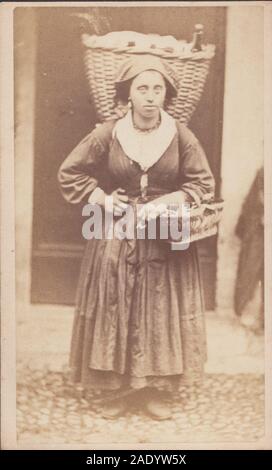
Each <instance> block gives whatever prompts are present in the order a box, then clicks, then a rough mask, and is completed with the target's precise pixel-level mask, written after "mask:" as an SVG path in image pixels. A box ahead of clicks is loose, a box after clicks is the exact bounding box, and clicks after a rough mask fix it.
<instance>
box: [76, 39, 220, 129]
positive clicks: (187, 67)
mask: <svg viewBox="0 0 272 470" xmlns="http://www.w3.org/2000/svg"><path fill="white" fill-rule="evenodd" d="M107 36H109V35H107ZM139 37H143V38H145V39H146V44H144V45H143V44H142V43H141V44H139ZM104 38H106V36H90V35H87V34H83V35H82V42H83V45H84V47H85V67H86V74H87V79H88V83H89V87H90V92H91V95H92V97H93V100H94V104H95V107H96V111H97V114H98V118H99V120H101V121H105V120H108V119H112V118H113V117H115V111H114V109H115V103H114V96H115V87H114V80H115V77H116V74H117V71H118V69H119V67H120V65H121V64H122V62H123V61H124V60H126V59H127V58H128V57H130V56H132V55H134V54H144V53H145V54H146V53H148V54H153V55H156V56H159V57H160V58H161V59H162V60H165V61H167V62H168V63H169V64H170V65H172V66H173V67H175V69H176V72H177V76H178V81H179V84H180V86H179V90H178V96H177V97H176V98H174V99H173V100H171V103H169V105H168V106H167V108H166V111H167V112H168V113H169V114H170V115H171V116H173V117H174V118H175V119H178V120H179V121H180V122H183V123H185V124H187V123H188V122H189V120H190V118H191V116H192V114H193V112H194V110H195V108H196V106H197V103H198V102H199V99H200V97H201V94H202V91H203V88H204V84H205V81H206V77H207V74H208V71H209V65H210V61H211V59H212V57H213V56H214V52H215V46H213V45H207V46H202V50H200V51H196V52H193V51H192V44H191V43H187V42H185V41H177V40H175V39H174V38H172V37H170V38H171V39H172V41H170V42H169V37H166V39H168V43H169V44H170V46H171V47H167V46H164V45H163V42H162V40H163V39H164V37H161V36H158V35H140V34H139V33H133V32H119V33H117V32H116V33H111V41H103V39H104ZM133 38H134V39H135V40H133ZM128 39H129V40H128ZM110 42H111V43H112V46H111V44H110ZM164 44H167V41H164Z"/></svg>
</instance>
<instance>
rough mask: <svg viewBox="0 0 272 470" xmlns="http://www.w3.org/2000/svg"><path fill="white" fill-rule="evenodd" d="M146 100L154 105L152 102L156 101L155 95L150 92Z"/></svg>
mask: <svg viewBox="0 0 272 470" xmlns="http://www.w3.org/2000/svg"><path fill="white" fill-rule="evenodd" d="M146 99H147V101H148V102H150V103H152V101H154V94H153V93H152V91H149V92H148V93H147V96H146Z"/></svg>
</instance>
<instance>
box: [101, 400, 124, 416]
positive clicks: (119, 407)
mask: <svg viewBox="0 0 272 470" xmlns="http://www.w3.org/2000/svg"><path fill="white" fill-rule="evenodd" d="M126 411H127V404H126V402H125V401H124V400H122V399H116V400H111V401H109V402H108V403H107V404H106V405H104V406H103V409H102V416H103V418H106V419H115V418H118V417H120V416H122V415H124V414H125V412H126Z"/></svg>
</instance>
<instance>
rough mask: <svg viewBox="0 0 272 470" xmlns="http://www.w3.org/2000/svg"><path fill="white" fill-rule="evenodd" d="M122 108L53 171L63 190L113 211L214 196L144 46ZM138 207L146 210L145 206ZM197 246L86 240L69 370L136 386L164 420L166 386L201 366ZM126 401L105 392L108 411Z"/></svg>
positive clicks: (131, 66)
mask: <svg viewBox="0 0 272 470" xmlns="http://www.w3.org/2000/svg"><path fill="white" fill-rule="evenodd" d="M115 85H116V92H117V99H118V100H122V101H124V100H126V101H127V103H128V106H129V111H128V112H127V114H126V115H125V116H124V117H122V118H120V119H115V120H112V121H108V122H105V123H104V124H102V125H100V126H99V127H97V128H96V129H94V130H93V131H92V132H91V133H90V134H89V135H87V136H86V137H85V138H84V139H83V140H82V141H81V142H80V144H79V145H78V146H77V147H76V148H75V149H74V150H73V151H72V153H71V154H70V155H69V156H68V157H67V159H66V160H65V161H64V163H63V164H62V166H61V168H60V170H59V174H58V177H59V182H60V185H61V189H62V193H63V196H64V197H65V199H66V200H67V201H69V202H71V203H79V202H85V201H86V203H87V202H91V203H96V204H99V205H100V206H101V207H105V201H106V196H107V195H111V196H112V200H113V210H114V211H115V212H114V214H115V217H114V220H117V219H118V215H120V214H122V211H123V210H124V209H126V207H127V205H128V204H129V203H131V202H134V203H135V201H138V202H143V201H146V200H147V199H148V201H149V202H147V203H146V206H145V208H147V207H148V206H149V205H150V200H152V203H153V205H155V206H156V207H159V206H160V205H161V204H162V203H164V204H173V203H179V204H180V203H182V202H194V203H197V204H200V203H201V201H202V200H203V199H206V198H207V197H209V196H210V197H212V195H213V191H214V179H213V176H212V174H211V171H210V168H209V165H208V163H207V159H206V157H205V154H204V152H203V150H202V148H201V146H200V144H199V142H198V140H197V139H196V137H195V136H194V135H193V134H192V132H191V131H190V130H189V129H187V128H186V127H185V126H184V125H182V124H180V123H179V122H177V121H175V120H174V119H173V118H172V117H171V116H170V115H169V114H167V113H166V112H165V111H164V110H163V106H164V104H165V100H169V99H171V98H172V97H173V96H175V95H176V93H177V87H176V81H175V75H174V71H173V70H172V69H171V68H170V67H169V66H166V64H164V63H163V62H162V61H161V60H160V59H159V58H157V57H155V56H151V55H149V56H148V55H143V56H138V57H137V58H134V59H129V60H128V61H126V62H125V63H124V65H123V66H122V67H121V69H120V73H119V76H118V78H117V80H116V84H115ZM144 213H146V212H145V211H144ZM205 346H206V343H205V329H204V318H203V300H202V293H201V280H200V274H199V264H198V256H197V246H196V244H195V243H193V244H191V245H190V246H189V248H188V249H187V250H184V251H172V250H171V247H170V244H168V243H166V242H165V241H163V240H159V239H157V240H149V239H135V238H134V239H132V240H128V239H123V240H120V239H116V238H115V239H106V238H105V237H104V238H103V239H100V240H99V239H92V240H89V241H88V242H87V246H86V250H85V254H84V258H83V262H82V267H81V274H80V279H79V284H78V291H77V298H76V313H75V319H74V326H73V333H72V342H71V355H70V365H71V367H72V371H73V378H74V380H75V381H77V382H81V383H82V384H83V386H84V387H86V388H88V387H90V388H98V389H100V390H117V389H118V390H119V391H121V390H122V393H123V391H124V390H126V391H128V392H130V393H131V391H134V390H135V393H136V392H137V390H141V391H142V393H143V392H144V393H143V396H144V401H143V402H142V403H144V406H145V409H146V411H147V412H148V413H149V414H150V415H151V416H152V417H153V418H155V419H167V418H169V417H170V416H171V409H170V408H169V407H168V406H167V403H166V402H165V401H164V400H163V398H164V396H165V393H164V392H171V391H174V390H178V389H179V388H180V387H181V386H183V385H184V384H186V383H188V382H192V380H199V379H200V378H201V376H202V374H203V365H204V362H205V358H206V349H205ZM126 408H127V401H126V400H124V399H123V398H122V397H121V395H120V398H116V399H115V400H111V401H109V402H108V403H107V405H106V406H105V408H104V411H103V415H104V416H105V417H108V418H115V417H117V416H119V415H122V414H123V413H124V412H125V411H126Z"/></svg>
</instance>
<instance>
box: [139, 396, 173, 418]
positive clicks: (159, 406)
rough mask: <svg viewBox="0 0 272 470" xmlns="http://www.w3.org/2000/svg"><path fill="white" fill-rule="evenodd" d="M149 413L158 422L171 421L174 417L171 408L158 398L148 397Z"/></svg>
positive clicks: (147, 408)
mask: <svg viewBox="0 0 272 470" xmlns="http://www.w3.org/2000/svg"><path fill="white" fill-rule="evenodd" d="M145 408H146V411H147V413H148V414H149V415H150V416H151V417H152V418H153V419H156V420H158V421H163V420H165V419H170V418H171V417H172V413H171V409H170V406H169V405H168V404H167V403H166V402H165V401H164V400H163V399H160V398H159V397H157V396H154V397H148V398H147V400H146V403H145Z"/></svg>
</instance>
